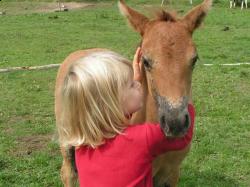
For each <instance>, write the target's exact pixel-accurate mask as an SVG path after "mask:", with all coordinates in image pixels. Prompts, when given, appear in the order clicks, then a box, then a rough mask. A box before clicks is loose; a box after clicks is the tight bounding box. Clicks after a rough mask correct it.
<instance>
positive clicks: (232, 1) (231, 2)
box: [230, 0, 247, 10]
mask: <svg viewBox="0 0 250 187" xmlns="http://www.w3.org/2000/svg"><path fill="white" fill-rule="evenodd" d="M240 1H241V10H242V9H243V8H244V3H245V6H246V8H247V0H240ZM236 3H237V0H230V8H232V7H234V8H235V6H236Z"/></svg>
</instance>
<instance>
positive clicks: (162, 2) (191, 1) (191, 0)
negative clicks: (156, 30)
mask: <svg viewBox="0 0 250 187" xmlns="http://www.w3.org/2000/svg"><path fill="white" fill-rule="evenodd" d="M164 2H165V0H162V1H161V6H163V4H164ZM189 2H190V4H191V5H192V4H193V0H189Z"/></svg>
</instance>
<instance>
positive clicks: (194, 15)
mask: <svg viewBox="0 0 250 187" xmlns="http://www.w3.org/2000/svg"><path fill="white" fill-rule="evenodd" d="M211 6H212V0H204V1H203V3H202V4H200V5H198V6H196V7H194V8H193V9H192V10H191V11H190V12H188V13H187V14H186V15H185V16H184V18H183V21H184V23H186V24H187V26H188V29H189V31H190V32H191V33H193V31H194V30H195V29H196V28H198V27H199V26H200V24H201V23H202V21H203V19H204V18H205V17H206V15H207V13H208V11H209V9H210V8H211Z"/></svg>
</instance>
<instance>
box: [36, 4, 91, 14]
mask: <svg viewBox="0 0 250 187" xmlns="http://www.w3.org/2000/svg"><path fill="white" fill-rule="evenodd" d="M90 6H94V4H89V3H77V2H70V3H63V4H61V6H59V4H58V3H47V4H43V5H41V6H40V7H37V9H36V10H34V11H35V12H54V11H59V10H74V9H82V8H86V7H90ZM60 7H61V9H60Z"/></svg>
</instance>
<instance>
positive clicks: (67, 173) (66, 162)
mask: <svg viewBox="0 0 250 187" xmlns="http://www.w3.org/2000/svg"><path fill="white" fill-rule="evenodd" d="M71 151H72V150H70V149H66V148H65V147H61V153H62V156H63V163H62V167H61V179H62V182H63V186H64V187H74V186H76V182H77V173H76V171H75V169H74V168H73V167H72V154H71Z"/></svg>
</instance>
